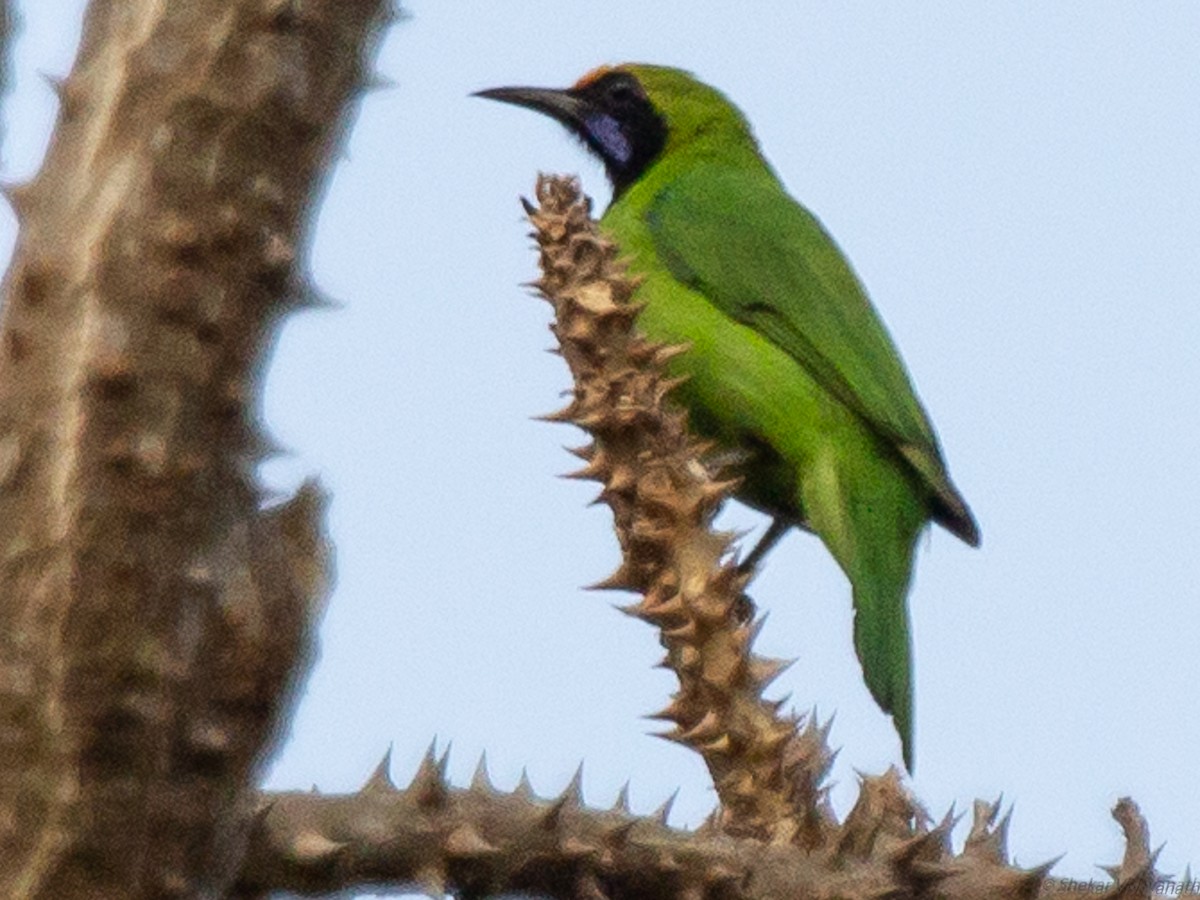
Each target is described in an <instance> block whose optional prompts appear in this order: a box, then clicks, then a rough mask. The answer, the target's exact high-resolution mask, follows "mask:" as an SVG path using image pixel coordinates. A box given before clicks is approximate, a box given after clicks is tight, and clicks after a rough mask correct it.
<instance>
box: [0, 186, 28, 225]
mask: <svg viewBox="0 0 1200 900" xmlns="http://www.w3.org/2000/svg"><path fill="white" fill-rule="evenodd" d="M30 185H31V182H25V183H24V184H20V183H18V182H15V181H4V182H0V196H3V197H4V199H5V200H7V201H8V205H9V206H11V207H12V211H13V212H14V213H15V214H16V216H17V218H18V219H23V218H24V217H25V216H26V215H27V214H28V212H29V207H30V205H31V203H30V196H29V195H30V190H31V188H30Z"/></svg>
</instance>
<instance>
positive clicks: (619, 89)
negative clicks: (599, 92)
mask: <svg viewBox="0 0 1200 900" xmlns="http://www.w3.org/2000/svg"><path fill="white" fill-rule="evenodd" d="M608 99H609V100H611V101H612V102H613V103H618V104H622V105H624V104H626V103H630V102H632V101H633V100H635V99H637V90H636V89H635V88H634V86H633V85H632V84H630V83H629V82H628V81H614V82H613V83H612V84H611V85H609V88H608Z"/></svg>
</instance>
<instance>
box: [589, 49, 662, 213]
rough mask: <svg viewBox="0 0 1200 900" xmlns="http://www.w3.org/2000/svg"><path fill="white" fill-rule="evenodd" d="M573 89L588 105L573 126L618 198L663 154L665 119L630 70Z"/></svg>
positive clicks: (617, 72)
mask: <svg viewBox="0 0 1200 900" xmlns="http://www.w3.org/2000/svg"><path fill="white" fill-rule="evenodd" d="M569 93H571V94H572V95H573V96H574V97H575V98H576V99H577V100H579V101H580V102H581V103H583V105H584V111H583V114H582V116H581V118H580V119H579V120H578V121H576V122H573V123H572V127H573V128H574V130H575V131H576V132H577V133H578V134H579V136H580V137H581V138H582V139H583V140H584V142H585V143H586V144H587V145H588V147H590V148H591V149H592V151H593V152H594V153H595V154H596V155H597V156H599V157H600V159H601V161H603V163H604V168H605V170H606V171H607V172H608V180H609V181H611V182H612V186H613V199H614V200H615V199H616V198H617V197H619V196H620V195H621V194H622V193H624V191H625V189H626V188H628V187H629V186H630V185H631V184H633V183H634V182H635V181H637V180H638V178H639V177H641V175H642V173H643V172H645V171H646V169H647V168H648V167H649V166H650V164H651V163H652V162H654V160H655V158H656V157H657V156H658V155H659V154H660V153H662V150H663V147H664V146H665V145H666V143H667V123H666V121H665V120H664V119H663V117H662V116H661V115H659V113H658V111H657V110H656V109H655V108H654V106H653V104H651V102H650V99H649V98H648V97H647V96H646V92H645V90H643V89H642V86H641V84H640V83H639V82H638V80H637V79H636V78H635V77H634V76H633V75H630V74H629V73H628V72H620V71H613V72H608V73H606V74H604V75H601V76H600V77H599V78H596V79H595V80H593V81H590V82H588V83H587V84H585V85H584V86H582V87H578V88H572V89H571V91H570V92H569Z"/></svg>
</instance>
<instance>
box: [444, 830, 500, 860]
mask: <svg viewBox="0 0 1200 900" xmlns="http://www.w3.org/2000/svg"><path fill="white" fill-rule="evenodd" d="M446 852H447V853H448V854H449V855H450V856H457V857H463V856H491V855H492V854H494V853H499V852H500V850H499V848H498V847H497V846H496V845H495V844H492V843H490V842H489V841H487V840H486V839H485V838H484V837H483V835H481V834H480V833H479V832H478V831H476V830H475V829H474V828H472V827H471V826H470V825H469V824H468V825H460V826H458V827H457V828H455V829H454V830H453V831H452V832H450V834H449V836H447V838H446Z"/></svg>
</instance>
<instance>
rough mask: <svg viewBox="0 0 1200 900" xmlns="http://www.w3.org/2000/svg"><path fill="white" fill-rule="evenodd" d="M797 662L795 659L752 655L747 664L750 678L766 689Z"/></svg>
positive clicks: (761, 688)
mask: <svg viewBox="0 0 1200 900" xmlns="http://www.w3.org/2000/svg"><path fill="white" fill-rule="evenodd" d="M795 664H796V660H794V659H773V658H771V657H768V656H752V657H751V658H750V662H749V664H748V665H747V667H746V668H747V670H748V675H749V678H750V680H751V681H752V682H753V683H754V684H755V685H756V686H757V687H758V689H759V690H764V689H766V687H767V686H768V685H769V684H770V683H771V682H772V681H774V680H775V679H776V678H778V677H779V676H780V675H782V674H783V673H784V672H786V671H787V670H788V669H790V668H791V667H792V666H793V665H795Z"/></svg>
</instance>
